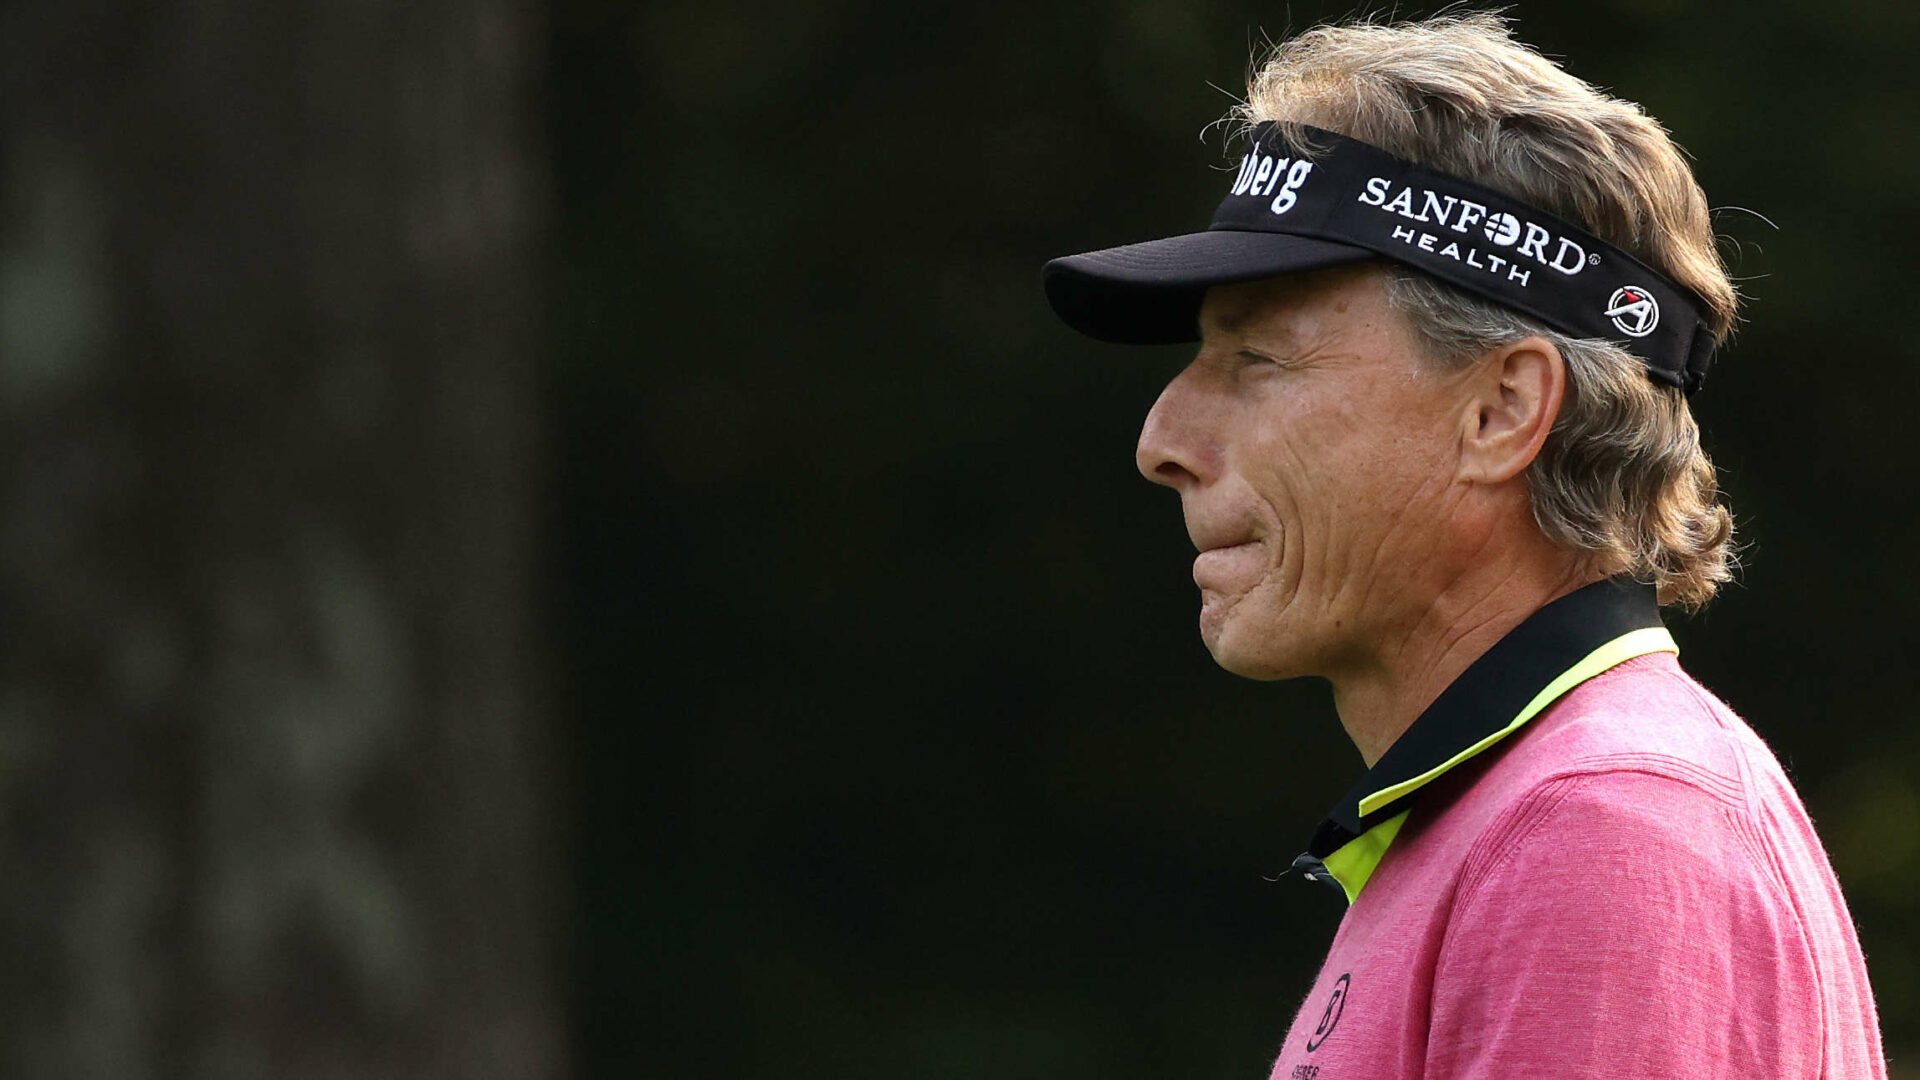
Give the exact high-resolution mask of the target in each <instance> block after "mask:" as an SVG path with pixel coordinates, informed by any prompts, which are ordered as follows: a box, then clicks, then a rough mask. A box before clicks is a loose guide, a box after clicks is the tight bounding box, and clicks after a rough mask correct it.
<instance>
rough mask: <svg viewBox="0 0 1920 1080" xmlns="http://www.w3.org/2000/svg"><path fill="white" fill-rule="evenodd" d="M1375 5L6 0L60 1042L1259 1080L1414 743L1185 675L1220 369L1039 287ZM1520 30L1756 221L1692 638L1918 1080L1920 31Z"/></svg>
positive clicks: (1408, 10) (464, 1073)
mask: <svg viewBox="0 0 1920 1080" xmlns="http://www.w3.org/2000/svg"><path fill="white" fill-rule="evenodd" d="M1348 10H1349V8H1347V7H1345V6H1334V5H1319V4H1314V3H1295V4H1292V5H1291V6H1285V5H1272V6H1261V5H1249V4H1244V3H1227V2H1195V3H1186V4H1178V5H1175V4H1167V3H1150V2H1136V3H1095V2H1090V0H1089V2H1062V3H1027V4H1004V5H991V4H969V5H902V4H875V3H858V2H853V0H816V2H812V3H806V4H792V3H742V2H728V0H665V2H657V3H651V4H640V5H634V4H630V3H610V2H605V0H550V2H548V3H545V4H540V3H535V2H532V0H416V2H414V3H410V4H396V3H382V2H378V0H345V2H342V0H327V2H317V0H286V2H283V3H278V4H271V5H257V4H243V3H237V2H234V0H176V2H174V3H166V4H152V5H148V4H136V3H130V2H127V0H70V2H68V3H66V4H62V5H58V6H56V5H53V4H48V3H39V4H32V3H25V2H20V0H16V2H14V3H10V4H6V5H4V6H0V421H3V422H0V469H4V473H0V475H3V476H4V487H3V488H0V493H3V495H4V500H5V502H4V507H3V512H0V620H3V621H0V635H4V636H0V642H4V646H5V648H4V667H3V668H0V856H3V857H4V866H5V873H4V875H3V877H0V880H3V881H4V884H0V895H3V896H4V900H3V901H0V918H4V922H0V972H4V975H0V987H3V988H4V994H5V1010H4V1015H3V1016H0V1021H3V1023H0V1068H4V1071H5V1073H6V1075H9V1076H23V1077H25V1076H32V1077H42V1076H45V1077H136V1078H137V1077H156V1078H164V1077H253V1076H282V1077H298V1078H306V1077H348V1076H351V1077H401V1076H406V1077H523V1076H524V1077H559V1076H579V1077H615V1076H619V1077H628V1076H642V1077H663V1078H665V1077H672V1078H680V1077H687V1078H696V1077H698V1078H707V1077H711V1078H734V1077H741V1078H745V1077H766V1076H789V1077H844V1078H859V1077H901V1076H912V1077H920V1078H944V1077H954V1078H961V1077H966V1078H975V1077H1003V1078H1019V1077H1034V1078H1041V1077H1045V1078H1050V1080H1065V1078H1069V1077H1096V1076H1097V1077H1100V1078H1101V1080H1129V1078H1135V1077H1139V1078H1146V1077H1182V1078H1201V1077H1218V1078H1222V1080H1226V1078H1234V1077H1240V1078H1253V1077H1261V1076H1264V1075H1265V1071H1266V1068H1267V1066H1268V1064H1269V1063H1270V1061H1271V1057H1272V1054H1273V1053H1274V1051H1275V1049H1276V1048H1277V1045H1278V1042H1279V1039H1280V1037H1281V1035H1282V1034H1283V1033H1284V1031H1285V1028H1286V1025H1287V1022H1288V1021H1289V1019H1290V1017H1291V1015H1292V1012H1293V1010H1294V1008H1295V1005H1296V1004H1297V1001H1298V999H1299V996H1300V995H1301V994H1302V993H1303V992H1304V990H1305V989H1306V987H1307V986H1308V983H1309V980H1310V977H1311V974H1312V970H1313V967H1314V965H1315V964H1316V963H1317V961H1318V960H1319V958H1320V957H1321V955H1322V954H1323V951H1324V949H1325V946H1326V944H1327V941H1328V939H1329V937H1330V935H1331V933H1332V931H1333V928H1334V926H1335V925H1336V923H1337V921H1338V919H1339V916H1340V902H1339V900H1338V899H1337V897H1334V896H1333V895H1332V894H1331V893H1328V892H1326V891H1324V890H1322V889H1319V888H1317V887H1314V886H1312V885H1308V884H1306V883H1304V882H1302V881H1300V880H1299V879H1298V877H1297V876H1294V877H1288V878H1284V879H1282V880H1279V881H1277V882H1275V881H1268V880H1265V876H1266V875H1271V874H1274V873H1275V872H1277V871H1278V870H1280V869H1281V868H1283V867H1284V866H1286V865H1287V863H1288V861H1289V860H1290V858H1291V857H1292V855H1293V854H1295V853H1296V852H1297V851H1298V850H1299V849H1300V848H1301V847H1302V846H1303V844H1304V842H1305V840H1306V837H1307V835H1308V833H1309V832H1310V830H1311V828H1312V826H1313V825H1314V823H1315V822H1316V821H1317V820H1318V817H1319V815H1320V814H1321V812H1322V811H1323V810H1324V809H1325V807H1326V806H1327V805H1328V804H1330V802H1331V801H1332V800H1333V799H1334V798H1336V797H1337V796H1338V795H1339V794H1340V793H1341V792H1343V791H1344V790H1345V789H1346V787H1347V786H1348V785H1349V783H1351V781H1352V780H1353V779H1354V778H1355V777H1356V776H1357V774H1358V772H1359V769H1360V763H1359V760H1358V758H1357V755H1356V754H1355V753H1354V751H1353V749H1352V747H1351V746H1350V744H1348V743H1347V742H1346V740H1345V738H1344V736H1343V735H1342V734H1341V733H1340V731H1339V728H1338V725H1337V721H1336V719H1335V717H1334V716H1333V714H1332V711H1331V708H1330V706H1329V703H1328V700H1327V696H1326V693H1325V690H1324V688H1323V687H1322V686H1320V685H1318V684H1313V683H1299V684H1285V685H1259V684H1253V683H1248V682H1243V681H1240V680H1236V679H1234V678H1232V677H1230V676H1228V675H1225V674H1224V673H1222V672H1220V671H1218V670H1217V669H1215V668H1214V667H1213V665H1212V663H1211V662H1210V660H1209V659H1208V657H1207V655H1206V653H1205V652H1204V650H1203V649H1202V648H1201V646H1200V644H1199V642H1198V640H1197V636H1196V634H1195V632H1194V629H1193V619H1194V597H1193V596H1192V587H1191V584H1190V582H1189V581H1188V580H1187V574H1188V564H1189V561H1190V557H1191V553H1190V549H1189V547H1188V544H1187V540H1186V537H1185V534H1184V531H1183V529H1182V527H1181V524H1180V519H1179V516H1178V513H1177V511H1176V503H1175V500H1174V498H1173V496H1172V495H1171V494H1169V493H1168V492H1165V491H1163V490H1160V489H1157V488H1153V487H1151V486H1150V485H1148V484H1146V483H1145V482H1143V481H1141V480H1140V479H1139V478H1138V477H1137V476H1136V475H1135V474H1134V471H1133V466H1132V460H1131V458H1132V446H1133V441H1134V437H1135V434H1136V431H1137V426H1138V423H1139V421H1140V419H1141V418H1142V416H1143V415H1144V413H1145V411H1146V409H1147V407H1148V405H1149V404H1150V403H1151V401H1152V399H1153V397H1154V395H1155V394H1156V393H1157V392H1158V389H1159V387H1160V386H1161V385H1162V383H1163V382H1164V381H1165V380H1166V379H1167V378H1168V377H1169V376H1170V375H1171V374H1172V373H1173V372H1174V371H1176V370H1177V369H1178V367H1179V365H1180V364H1181V363H1182V361H1183V352H1182V350H1180V349H1167V350H1137V351H1132V352H1128V351H1123V350H1116V349H1112V348H1107V347H1102V346H1098V345H1095V344H1093V343H1091V342H1087V341H1084V340H1081V339H1078V338H1076V337H1074V336H1073V335H1072V334H1070V333H1069V332H1068V331H1067V330H1065V329H1064V328H1063V327H1061V326H1059V325H1057V324H1056V323H1055V322H1054V321H1053V319H1052V318H1051V316H1050V314H1049V313H1048V311H1047V310H1046V308H1045V306H1044V304H1043V302H1042V300H1041V298H1040V293H1039V289H1038V271H1039V266H1040V264H1041V262H1042V261H1044V260H1045V259H1046V258H1047V257H1049V256H1051V255H1055V254H1061V253H1066V252H1070V251H1077V250H1083V249H1086V248H1090V247H1097V246H1104V245H1107V244H1110V243H1116V242H1121V241H1125V240H1131V239H1137V238H1141V237H1145V236H1149V235H1158V234H1162V233H1165V232H1168V231H1172V230H1177V229H1184V228H1189V227H1196V226H1198V225H1199V224H1201V223H1203V222H1204V220H1205V218H1206V215H1207V214H1208V212H1209V211H1210V209H1211V207H1212V206H1213V204H1214V202H1215V201H1216V200H1217V198H1218V195H1219V191H1220V189H1221V185H1222V183H1223V182H1224V177H1223V174H1222V173H1221V172H1220V171H1219V170H1220V169H1221V167H1223V166H1224V165H1225V164H1226V163H1227V162H1228V161H1229V157H1228V155H1227V154H1226V152H1225V151H1224V150H1223V147H1222V145H1221V142H1220V140H1219V139H1218V138H1217V137H1212V138H1209V139H1207V140H1202V139H1201V138H1200V132H1201V130H1202V129H1203V128H1204V127H1205V126H1206V125H1207V124H1208V122H1209V121H1211V120H1213V119H1214V118H1216V117H1218V116H1219V115H1221V114H1222V113H1223V112H1224V111H1225V110H1226V109H1227V108H1228V107H1229V106H1230V105H1231V103H1232V100H1231V99H1232V96H1233V95H1234V94H1236V93H1237V92H1238V91H1239V89H1240V88H1241V86H1242V85H1243V82H1244V78H1245V75H1246V72H1247V69H1248V65H1249V60H1250V57H1253V56H1254V55H1256V54H1258V53H1259V52H1260V51H1261V49H1262V47H1263V43H1264V42H1265V41H1266V40H1267V39H1268V38H1270V37H1279V36H1281V35H1282V34H1283V33H1284V32H1285V31H1286V30H1287V29H1288V28H1289V27H1293V28H1300V27H1304V26H1306V25H1310V24H1311V23H1313V22H1316V21H1319V20H1321V19H1323V18H1326V17H1330V16H1336V15H1340V14H1344V13H1346V12H1347V11H1348ZM1428 10H1430V8H1428V7H1426V6H1422V5H1403V6H1402V7H1401V8H1400V11H1401V13H1402V14H1409V15H1416V14H1422V13H1425V12H1426V11H1428ZM1512 13H1513V14H1514V15H1515V16H1516V17H1517V20H1518V27H1519V32H1520V35H1521V36H1522V38H1523V39H1525V40H1527V41H1529V42H1531V43H1534V44H1536V45H1538V46H1539V47H1541V48H1542V49H1544V50H1545V51H1547V52H1548V53H1550V54H1553V55H1556V56H1561V57H1565V58H1566V62H1567V65H1568V66H1569V68H1570V69H1571V70H1572V71H1573V72H1574V73H1575V74H1578V75H1580V76H1582V77H1584V78H1586V79H1588V80H1591V81H1593V82H1595V83H1597V84H1600V85H1602V86H1606V87H1612V88H1615V89H1616V90H1617V92H1618V93H1620V94H1622V95H1624V96H1627V97H1631V98H1633V99H1636V100H1638V101H1640V102H1642V103H1644V104H1645V105H1646V106H1647V107H1648V109H1649V110H1650V111H1651V112H1652V113H1653V114H1654V115H1656V116H1658V117H1660V118H1661V119H1662V120H1664V121H1665V122H1666V123H1667V124H1668V125H1669V126H1670V127H1671V128H1672V129H1673V131H1674V132H1675V134H1676V135H1677V136H1678V138H1679V139H1680V141H1681V142H1682V143H1683V144H1684V145H1685V146H1686V147H1687V148H1688V149H1689V150H1690V151H1691V152H1692V153H1693V154H1694V155H1695V156H1696V158H1697V167H1698V170H1699V175H1700V178H1701V180H1702V182H1703V183H1704V185H1705V187H1706V189H1707V191H1708V194H1709V196H1710V197H1711V199H1712V200H1713V202H1714V204H1715V205H1716V206H1720V207H1724V208H1725V209H1724V210H1723V211H1722V212H1721V213H1720V215H1719V218H1718V221H1719V229H1720V231H1721V232H1722V233H1723V234H1725V236H1726V237H1727V248H1728V251H1729V253H1730V255H1731V256H1732V257H1733V260H1734V266H1735V271H1736V273H1737V274H1738V275H1740V276H1741V278H1742V279H1743V280H1744V287H1745V289H1746V292H1747V294H1748V296H1749V301H1750V302H1749V306H1748V308H1747V312H1746V315H1747V323H1746V325H1745V327H1744V328H1743V330H1742V331H1741V333H1740V336H1739V338H1738V340H1737V342H1736V344H1735V345H1734V346H1733V347H1732V348H1731V349H1730V350H1729V351H1727V352H1726V353H1725V354H1724V355H1723V359H1722V362H1721V365H1720V366H1719V367H1718V368H1717V369H1716V371H1715V373H1714V376H1713V378H1712V379H1711V380H1710V382H1709V385H1708V387H1707V391H1706V392H1705V393H1704V394H1703V395H1702V396H1701V397H1700V398H1699V399H1698V400H1697V408H1698V411H1699V413H1700V415H1701V417H1702V420H1703V423H1704V426H1705V428H1706V431H1707V435H1708V440H1709V443H1710V448H1711V450H1712V452H1713V454H1714V456H1715V458H1716V460H1717V461H1718V463H1719V464H1720V465H1721V467H1722V469H1723V473H1724V480H1725V484H1726V486H1727V488H1728V489H1729V491H1730V493H1731V498H1732V503H1733V506H1734V508H1735V510H1736V512H1737V514H1738V516H1739V519H1740V522H1741V523H1742V527H1743V529H1744V531H1745V536H1746V538H1747V539H1748V541H1749V542H1750V543H1751V545H1752V546H1751V548H1750V550H1749V553H1748V564H1749V565H1748V569H1747V571H1746V573H1745V574H1744V576H1743V579H1742V582H1741V584H1740V585H1739V586H1738V587H1736V588H1734V589H1732V590H1730V591H1729V592H1728V593H1727V594H1726V595H1725V596H1724V597H1723V598H1722V599H1720V600H1719V601H1718V602H1717V603H1715V604H1714V606H1713V607H1712V608H1710V609H1709V611H1708V612H1707V613H1706V614H1705V615H1703V616H1700V617H1696V618H1693V619H1691V620H1684V621H1681V620H1676V625H1675V627H1674V628H1675V632H1676V634H1677V636H1678V637H1679V638H1680V640H1681V643H1682V647H1683V649H1684V660H1685V662H1686V663H1687V664H1688V666H1689V667H1690V668H1691V669H1692V670H1693V671H1694V672H1696V673H1697V674H1698V675H1699V676H1700V677H1701V678H1702V679H1703V680H1704V681H1705V682H1706V683H1707V684H1708V685H1709V686H1711V687H1713V688H1714V689H1715V690H1717V691H1718V692H1719V693H1720V694H1721V695H1722V696H1724V697H1726V698H1727V699H1728V700H1729V701H1731V702H1732V703H1733V705H1734V706H1735V707H1736V708H1737V709H1739V710H1740V711H1741V712H1743V713H1744V714H1745V715H1746V716H1747V717H1748V718H1749V719H1750V720H1751V721H1752V723H1753V724H1754V726H1755V727H1756V728H1757V729H1758V730H1759V731H1760V732H1761V734H1762V735H1763V736H1765V737H1766V738H1767V739H1768V740H1769V741H1770V742H1771V743H1772V745H1773V746H1774V748H1775V749H1776V751H1777V752H1778V753H1779V755H1780V757H1781V758H1782V759H1783V761H1785V762H1786V763H1787V764H1788V766H1789V768H1790V769H1791V771H1792V772H1793V775H1794V776H1795V778H1796V780H1797V781H1798V782H1799V784H1800V786H1801V789H1802V791H1803V793H1804V795H1805V797H1806V799H1807V802H1808V804H1809V805H1810V807H1811V809H1812V812H1813V815H1814V817H1815V820H1816V821H1817V822H1818V824H1819V825H1820V827H1821V830H1822V833H1823V835H1824V836H1825V837H1826V839H1827V842H1828V844H1829V846H1830V850H1831V853H1832V855H1833V858H1834V861H1835V863H1836V865H1837V867H1838V870H1839V873H1840V876H1841V879H1842V881H1843V883H1844V884H1845V886H1846V888H1847V890H1848V895H1849V897H1850V900H1851V902H1852V904H1853V911H1854V914H1855V917H1856V919H1857V920H1858V923H1859V928H1860V934H1861V937H1862V939H1863V942H1864V944H1865V947H1866V951H1867V955H1868V962H1869V966H1870V968H1871V971H1872V975H1873V978H1874V981H1875V988H1876V990H1877V992H1878V995H1879V1001H1880V1007H1881V1014H1882V1019H1883V1025H1884V1028H1885V1031H1886V1036H1887V1041H1888V1045H1889V1048H1890V1050H1891V1052H1892V1054H1893V1057H1894V1061H1895V1067H1896V1075H1907V1076H1911V1075H1920V1073H1916V1072H1915V1071H1913V1064H1914V1061H1915V1060H1920V1022H1917V1021H1920V1016H1916V1009H1915V1006H1916V1004H1920V968H1917V967H1916V957H1917V956H1920V898H1917V897H1916V888H1917V887H1920V732H1917V731H1916V728H1915V726H1914V724H1913V723H1912V722H1911V721H1910V717H1909V711H1910V708H1911V703H1912V702H1913V700H1914V697H1915V691H1916V685H1915V684H1916V678H1915V673H1914V668H1913V665H1912V662H1911V661H1910V659H1909V654H1910V651H1911V649H1912V647H1913V645H1914V641H1913V638H1914V635H1913V633H1912V631H1911V629H1910V627H1911V624H1912V621H1913V620H1912V614H1911V608H1912V605H1913V601H1914V598H1915V595H1916V589H1915V585H1914V583H1913V581H1912V578H1911V571H1910V569H1909V564H1910V560H1911V555H1910V552H1911V551H1912V550H1913V548H1914V547H1915V546H1916V544H1917V543H1920V528H1916V520H1915V519H1916V512H1915V502H1914V499H1913V497H1912V496H1911V494H1910V491H1909V483H1908V474H1909V472H1910V471H1911V469H1912V467H1913V464H1914V453H1913V451H1912V450H1911V437H1912V433H1913V420H1912V412H1913V401H1914V392H1915V389H1916V371H1920V368H1917V367H1916V356H1915V352H1916V350H1915V346H1914V345H1913V344H1912V343H1911V334H1910V332H1909V329H1908V327H1907V320H1908V319H1909V317H1910V315H1909V313H1910V311H1911V309H1912V305H1911V303H1910V301H1909V296H1908V293H1909V290H1910V288H1911V284H1910V283H1911V281H1912V280H1913V277H1914V265H1913V263H1914V259H1913V254H1912V253H1913V250H1914V247H1915V243H1916V241H1920V145H1917V144H1916V140H1915V135H1914V132H1913V124H1912V117H1913V116H1914V115H1915V106H1916V104H1917V103H1920V91H1916V89H1915V85H1914V83H1913V80H1912V78H1911V76H1912V60H1911V57H1912V56H1913V54H1914V50H1915V47H1916V46H1917V45H1920V8H1916V7H1915V6H1913V5H1910V4H1904V3H1892V2H1884V3H1854V4H1833V5H1826V6H1824V7H1822V8H1820V9H1819V10H1817V11H1815V10H1811V9H1809V8H1808V7H1807V6H1806V5H1804V4H1799V3H1789V2H1786V0H1757V2H1748V3H1742V4H1738V5H1735V4H1728V3H1721V4H1708V3H1700V2H1688V0H1634V2H1611V3H1606V2H1602V3H1592V4H1581V5H1559V4H1555V5H1549V4H1545V3H1521V4H1519V5H1517V6H1515V7H1514V8H1513V9H1512ZM1768 221H1770V222H1771V223H1772V224H1768ZM1908 1048H1915V1049H1911V1050H1909V1049H1908ZM1910 1057H1911V1058H1912V1059H1913V1060H1910ZM1903 1066H1904V1067H1905V1071H1902V1067H1903Z"/></svg>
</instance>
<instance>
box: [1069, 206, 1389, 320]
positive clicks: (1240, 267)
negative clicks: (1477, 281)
mask: <svg viewBox="0 0 1920 1080" xmlns="http://www.w3.org/2000/svg"><path fill="white" fill-rule="evenodd" d="M1379 257H1380V256H1378V255H1376V254H1375V253H1373V252H1371V251H1369V250H1367V249H1366V248H1362V247H1355V246H1353V245H1351V244H1338V243H1333V242H1331V241H1327V240H1316V239H1314V238H1312V237H1307V236H1290V235H1287V234H1284V233H1268V232H1243V231H1237V230H1229V229H1212V230H1209V231H1207V232H1197V233H1187V234H1185V235H1182V236H1169V237H1166V238H1165V239H1161V240H1149V241H1147V242H1145V243H1142V244H1127V245H1125V246H1123V247H1114V248H1105V249H1102V250H1100V251H1089V252H1086V253H1084V254H1080V255H1068V256H1066V257H1064V258H1059V259H1054V260H1053V261H1051V262H1049V263H1047V265H1046V269H1045V270H1043V271H1042V272H1041V284H1042V286H1043V287H1044V288H1045V289H1046V293H1047V302H1048V303H1049V304H1051V305H1052V306H1053V310H1054V313H1055V314H1057V315H1059V316H1060V318H1061V319H1062V320H1064V321H1065V322H1066V324H1067V325H1068V326H1071V327H1073V328H1074V329H1075V330H1078V331H1080V332H1081V333H1083V334H1086V335H1087V336H1089V337H1092V338H1097V339H1099V340H1101V341H1107V342H1113V343H1115V344H1120V345H1173V344H1179V343H1181V342H1192V341H1198V340H1200V325H1199V323H1200V302H1201V300H1203V299H1204V298H1205V297H1206V294H1207V290H1208V289H1209V288H1211V287H1213V286H1215V285H1227V284H1231V283H1233V282H1238V281H1256V280H1259V279H1260V278H1269V277H1279V276H1280V275H1282V274H1298V273H1302V272H1304V271H1308V270H1324V269H1326V268H1328V267H1334V266H1348V265H1351V264H1353V263H1360V262H1366V261H1368V260H1369V259H1377V258H1379Z"/></svg>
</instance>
